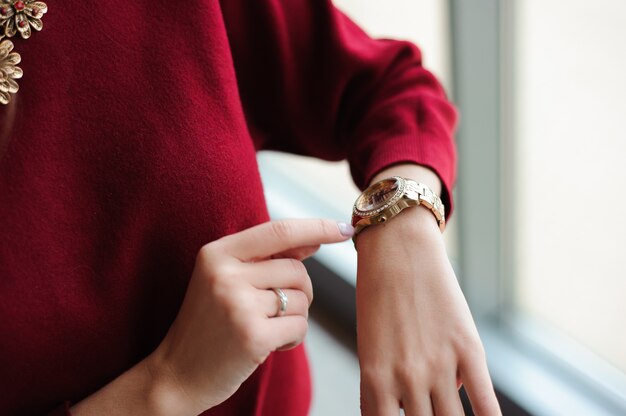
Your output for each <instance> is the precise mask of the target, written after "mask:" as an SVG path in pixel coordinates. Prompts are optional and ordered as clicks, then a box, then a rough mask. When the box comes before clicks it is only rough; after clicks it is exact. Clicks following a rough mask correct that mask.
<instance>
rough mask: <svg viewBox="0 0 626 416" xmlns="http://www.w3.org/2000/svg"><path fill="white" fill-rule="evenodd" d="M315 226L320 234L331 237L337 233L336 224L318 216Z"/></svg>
mask: <svg viewBox="0 0 626 416" xmlns="http://www.w3.org/2000/svg"><path fill="white" fill-rule="evenodd" d="M317 227H318V228H319V230H320V232H321V235H324V236H329V237H331V236H334V235H336V234H337V225H336V224H333V223H332V222H331V221H328V220H325V219H321V218H320V219H318V220H317Z"/></svg>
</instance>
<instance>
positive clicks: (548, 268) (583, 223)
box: [512, 0, 626, 371]
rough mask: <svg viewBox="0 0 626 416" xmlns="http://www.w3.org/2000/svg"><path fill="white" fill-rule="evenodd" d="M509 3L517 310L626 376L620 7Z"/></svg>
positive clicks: (624, 60)
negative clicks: (512, 48) (511, 15)
mask: <svg viewBox="0 0 626 416" xmlns="http://www.w3.org/2000/svg"><path fill="white" fill-rule="evenodd" d="M515 6H516V10H515V12H516V13H515V27H516V34H515V38H516V41H515V58H514V59H515V72H516V74H515V75H516V77H515V78H516V85H515V92H516V95H515V107H514V108H515V129H516V133H515V137H516V139H515V144H514V149H513V153H512V154H513V160H514V165H515V175H514V177H515V178H516V179H515V180H516V183H515V187H514V189H515V191H514V192H515V201H516V202H515V218H514V221H513V224H515V247H516V248H515V269H516V271H517V276H516V280H515V281H516V283H515V285H516V287H515V290H514V292H513V293H514V297H515V301H516V303H517V306H518V308H520V309H521V310H522V311H524V312H525V313H528V314H530V315H532V316H533V317H536V318H539V319H541V320H543V321H544V322H547V323H549V324H552V325H553V326H556V327H558V328H559V329H561V330H563V331H564V332H566V333H567V334H569V335H571V336H573V337H574V338H576V339H577V340H579V341H580V342H581V343H582V344H584V345H586V346H587V347H589V348H591V349H592V350H593V351H595V352H596V353H598V354H599V355H601V356H602V357H604V358H606V359H607V360H608V361H610V362H611V363H613V364H614V365H616V366H618V367H619V368H621V369H622V370H624V371H626V335H625V334H624V318H626V301H625V296H626V216H624V215H623V213H622V210H623V207H624V205H625V203H626V193H625V190H626V139H625V135H624V129H625V126H624V122H625V121H626V77H625V76H624V73H625V70H624V68H626V47H625V46H624V40H626V24H625V23H626V20H625V16H626V2H624V1H622V0H598V1H593V2H590V1H585V0H571V1H568V2H566V3H565V2H562V1H559V0H525V1H523V2H521V1H520V2H515Z"/></svg>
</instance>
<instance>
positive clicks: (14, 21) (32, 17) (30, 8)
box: [0, 0, 48, 39]
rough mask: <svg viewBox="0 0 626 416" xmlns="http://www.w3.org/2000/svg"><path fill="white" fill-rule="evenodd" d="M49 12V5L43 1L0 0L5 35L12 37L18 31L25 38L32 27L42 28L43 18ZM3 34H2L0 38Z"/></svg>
mask: <svg viewBox="0 0 626 416" xmlns="http://www.w3.org/2000/svg"><path fill="white" fill-rule="evenodd" d="M47 12H48V6H47V5H46V3H44V2H42V1H33V0H0V26H2V27H3V28H4V30H3V31H2V32H4V36H6V37H9V38H12V37H13V36H15V34H16V33H18V32H19V34H20V35H21V36H22V38H24V39H28V38H29V37H30V35H31V30H30V28H31V27H32V28H33V29H35V30H38V31H39V30H41V29H42V28H43V22H42V21H41V18H42V17H43V15H44V14H46V13H47ZM2 37H3V36H0V39H1V38H2Z"/></svg>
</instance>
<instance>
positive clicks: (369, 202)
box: [356, 178, 400, 212]
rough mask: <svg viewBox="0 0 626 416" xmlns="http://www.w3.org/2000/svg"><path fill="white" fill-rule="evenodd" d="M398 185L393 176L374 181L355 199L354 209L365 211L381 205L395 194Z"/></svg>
mask: <svg viewBox="0 0 626 416" xmlns="http://www.w3.org/2000/svg"><path fill="white" fill-rule="evenodd" d="M399 185H400V183H399V181H398V180H397V179H394V178H389V179H384V180H382V181H380V182H376V183H375V184H374V185H372V186H371V187H369V188H368V189H366V190H365V192H364V193H363V194H361V196H360V197H359V198H358V199H357V201H356V209H358V210H359V211H362V212H365V211H372V210H375V209H378V208H380V207H382V206H383V205H385V203H386V202H387V201H389V200H390V199H391V198H392V197H393V196H394V195H395V194H396V191H397V190H398V186H399Z"/></svg>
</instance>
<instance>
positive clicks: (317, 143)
mask: <svg viewBox="0 0 626 416" xmlns="http://www.w3.org/2000/svg"><path fill="white" fill-rule="evenodd" d="M48 5H49V12H48V14H46V16H45V17H44V19H43V20H44V29H43V31H42V32H35V33H34V34H33V36H32V37H31V38H30V39H28V40H23V39H16V38H14V39H13V40H14V43H15V45H16V50H17V51H18V52H19V53H20V54H21V55H22V63H21V64H20V66H21V67H22V68H23V70H24V73H25V75H24V78H23V79H22V80H21V81H20V91H19V93H18V94H17V118H16V120H15V125H14V129H13V133H12V134H11V136H10V142H9V143H8V144H7V145H6V150H5V152H4V154H3V155H2V156H1V159H0V334H2V335H1V340H0V392H1V394H0V414H3V415H5V414H6V415H33V414H44V413H46V412H51V411H53V409H55V408H59V409H61V410H59V411H60V412H61V413H57V414H63V413H64V412H65V410H64V409H63V403H64V401H66V400H69V401H72V402H77V401H79V400H81V399H82V398H84V397H86V396H87V395H89V394H90V393H92V392H94V391H95V390H97V389H98V388H100V387H102V386H103V385H105V384H107V383H108V382H110V381H111V380H113V379H114V378H115V377H116V376H117V375H119V374H120V373H122V372H124V371H125V370H126V369H128V368H130V367H131V366H132V365H133V364H135V363H136V362H138V361H139V360H141V359H142V358H143V357H145V356H146V355H147V354H149V353H150V352H151V351H152V350H153V349H154V348H155V347H156V346H157V345H158V343H159V341H160V340H161V339H162V338H163V336H164V335H165V333H166V331H167V329H168V326H169V325H170V323H171V322H172V321H173V319H174V317H175V316H176V313H177V311H178V309H179V307H180V304H181V302H182V299H183V295H184V292H185V288H186V285H187V282H188V279H189V276H190V274H191V271H192V268H193V264H194V257H195V255H196V253H197V251H198V249H199V248H200V247H201V246H202V245H203V244H205V243H207V242H209V241H211V240H214V239H217V238H219V237H221V236H224V235H226V234H230V233H234V232H237V231H240V230H243V229H245V228H248V227H250V226H252V225H254V224H258V223H260V222H264V221H266V220H267V219H268V214H267V211H266V207H265V203H264V199H263V189H262V185H261V181H260V179H259V173H258V168H257V164H256V158H255V156H256V151H257V150H259V149H264V148H272V149H280V150H284V151H289V152H294V153H301V154H307V155H311V156H316V157H320V158H324V159H333V160H335V159H342V158H348V159H349V161H350V164H351V168H352V172H353V175H354V179H355V181H356V182H357V184H358V185H359V186H361V187H364V186H365V185H366V184H367V182H368V180H369V178H371V177H372V176H373V175H374V174H375V173H377V172H378V171H379V170H381V169H382V168H384V167H386V166H389V165H391V164H393V163H398V162H402V161H413V162H417V163H421V164H424V165H427V166H430V167H432V168H433V169H434V170H435V171H436V172H437V173H438V174H439V176H440V177H441V179H442V180H443V183H444V187H445V191H444V192H443V198H444V201H445V202H446V205H447V207H448V212H450V210H451V209H450V208H451V200H450V189H451V187H452V185H453V181H454V175H455V169H454V166H455V165H454V157H455V151H454V144H453V141H452V139H451V136H452V130H453V128H454V123H455V111H454V109H453V107H452V106H451V105H450V104H449V103H448V101H447V100H446V98H445V96H444V93H443V91H442V89H441V87H440V85H439V84H438V83H437V81H436V80H435V79H434V78H433V76H432V75H431V74H430V73H428V72H427V71H426V70H424V69H423V68H422V66H421V62H420V53H419V51H418V50H417V49H416V47H415V46H413V45H411V44H409V43H406V42H399V41H387V40H381V41H374V40H372V39H370V38H369V37H367V36H366V35H365V34H364V33H363V32H362V31H361V30H360V29H359V28H358V27H357V26H355V25H354V24H353V23H352V22H351V21H350V20H348V19H347V18H346V17H345V16H344V15H342V14H341V13H340V12H338V11H337V10H336V9H334V8H333V7H332V5H331V4H330V3H329V2H328V1H322V0H315V1H313V0H309V1H305V0H283V1H278V0H255V1H246V2H244V1H243V0H224V1H223V2H221V4H220V3H219V2H217V1H214V0H212V1H198V0H190V1H187V2H185V3H184V4H178V3H176V4H174V3H172V2H171V1H154V0H151V1H147V0H135V1H121V0H106V1H93V2H92V1H89V2H85V1H78V0H66V1H63V2H48ZM229 41H230V43H229ZM0 130H1V129H0ZM2 147H3V146H0V148H2ZM312 179H313V178H312ZM348 209H349V208H348V207H346V210H348ZM309 401H310V381H309V377H308V367H307V362H306V358H305V353H304V350H303V348H297V349H295V350H292V351H290V352H282V353H276V354H272V355H271V356H270V358H269V359H268V360H267V362H266V363H265V364H264V365H262V366H261V367H260V368H259V370H258V371H257V372H255V373H254V375H253V376H252V377H251V378H250V379H249V380H248V381H247V382H246V383H244V385H243V386H242V388H241V389H240V390H239V391H238V392H237V393H236V394H235V395H234V396H233V397H232V398H230V399H229V400H227V401H226V402H225V403H224V404H222V405H221V406H219V407H217V408H215V409H212V410H211V411H209V412H207V413H206V414H207V415H276V414H280V415H304V414H306V413H307V411H308V408H309ZM59 406H61V407H59Z"/></svg>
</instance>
